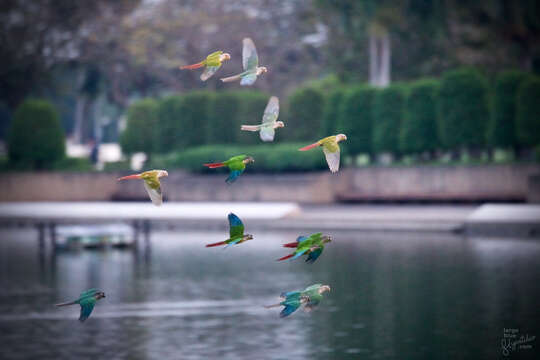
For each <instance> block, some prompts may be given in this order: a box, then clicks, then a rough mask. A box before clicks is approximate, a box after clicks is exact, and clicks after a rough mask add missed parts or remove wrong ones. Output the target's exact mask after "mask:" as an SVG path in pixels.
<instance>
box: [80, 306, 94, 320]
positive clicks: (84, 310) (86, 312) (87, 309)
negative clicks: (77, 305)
mask: <svg viewBox="0 0 540 360" xmlns="http://www.w3.org/2000/svg"><path fill="white" fill-rule="evenodd" d="M93 309H94V303H93V302H89V301H88V302H83V303H81V315H80V316H79V321H81V322H83V321H84V320H86V319H88V317H89V316H90V314H91V313H92V310H93Z"/></svg>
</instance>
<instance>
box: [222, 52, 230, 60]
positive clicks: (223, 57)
mask: <svg viewBox="0 0 540 360" xmlns="http://www.w3.org/2000/svg"><path fill="white" fill-rule="evenodd" d="M230 59H231V55H230V54H229V53H223V54H221V56H220V60H221V61H225V60H230Z"/></svg>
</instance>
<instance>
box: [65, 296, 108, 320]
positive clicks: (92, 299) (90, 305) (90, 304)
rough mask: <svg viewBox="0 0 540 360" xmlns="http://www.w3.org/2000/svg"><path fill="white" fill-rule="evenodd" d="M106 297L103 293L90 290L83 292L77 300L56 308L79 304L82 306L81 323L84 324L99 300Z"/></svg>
mask: <svg viewBox="0 0 540 360" xmlns="http://www.w3.org/2000/svg"><path fill="white" fill-rule="evenodd" d="M104 297H105V293H104V292H103V291H100V290H98V289H89V290H86V291H83V292H82V293H81V295H80V296H79V298H78V299H77V300H74V301H70V302H66V303H61V304H56V306H68V305H75V304H79V305H80V306H81V315H80V316H79V321H81V322H82V321H84V320H86V319H88V317H89V316H90V314H91V313H92V310H93V309H94V305H96V302H97V301H98V300H99V299H103V298H104Z"/></svg>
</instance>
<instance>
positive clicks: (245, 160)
mask: <svg viewBox="0 0 540 360" xmlns="http://www.w3.org/2000/svg"><path fill="white" fill-rule="evenodd" d="M252 162H255V160H254V159H253V158H252V157H251V156H247V155H238V156H233V157H232V158H230V159H229V160H227V161H224V162H220V163H211V164H203V165H204V166H206V167H208V168H210V169H215V168H219V167H224V166H226V167H228V168H229V170H230V173H229V177H228V178H227V179H226V180H225V182H226V183H227V184H231V183H233V182H235V181H236V179H238V177H239V176H240V175H242V173H243V172H244V170H245V169H246V165H247V164H249V163H252Z"/></svg>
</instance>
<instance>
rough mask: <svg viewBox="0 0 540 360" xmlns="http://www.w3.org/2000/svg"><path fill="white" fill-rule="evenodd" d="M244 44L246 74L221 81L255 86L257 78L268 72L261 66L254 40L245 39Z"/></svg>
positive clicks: (243, 59) (243, 61)
mask: <svg viewBox="0 0 540 360" xmlns="http://www.w3.org/2000/svg"><path fill="white" fill-rule="evenodd" d="M242 44H243V47H242V65H243V67H244V72H242V73H240V74H238V75H234V76H229V77H226V78H222V79H221V81H223V82H232V81H238V80H240V85H253V83H255V80H257V76H259V75H261V74H263V73H265V72H267V71H268V69H266V68H265V67H264V66H259V57H258V56H257V49H256V48H255V44H254V43H253V40H251V39H250V38H245V39H244V40H243V42H242Z"/></svg>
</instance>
